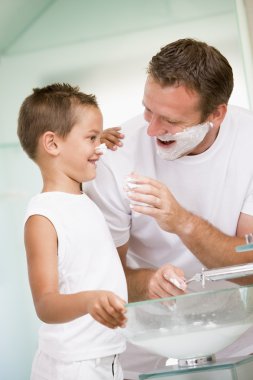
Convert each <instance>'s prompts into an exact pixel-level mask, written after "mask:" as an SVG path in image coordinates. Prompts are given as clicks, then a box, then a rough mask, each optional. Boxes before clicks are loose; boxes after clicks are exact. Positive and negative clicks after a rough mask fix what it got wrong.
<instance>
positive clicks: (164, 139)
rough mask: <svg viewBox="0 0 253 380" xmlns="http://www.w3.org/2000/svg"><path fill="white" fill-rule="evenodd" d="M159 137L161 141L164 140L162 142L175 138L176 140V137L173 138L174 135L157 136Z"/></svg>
mask: <svg viewBox="0 0 253 380" xmlns="http://www.w3.org/2000/svg"><path fill="white" fill-rule="evenodd" d="M157 138H158V140H160V141H162V142H167V141H173V140H175V139H173V137H172V136H169V135H168V136H166V135H165V136H159V137H157Z"/></svg>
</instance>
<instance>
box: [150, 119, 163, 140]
mask: <svg viewBox="0 0 253 380" xmlns="http://www.w3.org/2000/svg"><path fill="white" fill-rule="evenodd" d="M147 121H148V123H149V124H148V128H147V134H148V135H149V136H150V137H153V136H158V135H160V134H161V131H160V130H161V126H160V122H159V119H158V117H157V116H154V115H152V117H151V118H150V119H149V120H147Z"/></svg>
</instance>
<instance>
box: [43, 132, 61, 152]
mask: <svg viewBox="0 0 253 380" xmlns="http://www.w3.org/2000/svg"><path fill="white" fill-rule="evenodd" d="M42 144H43V147H44V149H45V151H46V152H47V153H48V154H51V155H53V156H57V155H58V154H59V141H58V136H57V135H56V134H55V133H54V132H51V131H47V132H45V133H44V135H43V136H42Z"/></svg>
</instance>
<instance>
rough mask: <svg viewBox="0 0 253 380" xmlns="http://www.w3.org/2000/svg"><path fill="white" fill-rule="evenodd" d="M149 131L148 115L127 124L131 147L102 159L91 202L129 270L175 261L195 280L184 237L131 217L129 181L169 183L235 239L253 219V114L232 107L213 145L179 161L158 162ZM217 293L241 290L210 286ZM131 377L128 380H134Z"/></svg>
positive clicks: (142, 218)
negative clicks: (244, 219)
mask: <svg viewBox="0 0 253 380" xmlns="http://www.w3.org/2000/svg"><path fill="white" fill-rule="evenodd" d="M146 129H147V123H146V122H145V120H144V119H143V116H142V115H139V116H137V117H135V118H133V119H131V120H129V121H128V122H126V123H125V124H123V128H122V133H124V134H125V135H126V137H125V139H124V140H123V143H124V146H123V147H122V148H120V149H118V150H117V151H116V152H111V151H108V152H107V153H106V155H105V156H104V157H103V158H102V159H101V160H100V162H99V165H98V169H97V177H96V179H95V180H94V181H92V182H91V183H89V184H88V187H87V190H88V195H89V196H90V197H91V198H92V199H93V200H94V201H95V202H96V203H97V204H98V206H99V207H100V209H101V210H102V211H103V213H104V215H105V217H106V220H107V222H108V223H109V227H110V230H111V233H112V236H113V239H114V242H115V244H116V246H121V245H123V244H124V243H126V242H127V241H128V240H129V251H128V264H129V265H130V266H132V267H137V268H138V267H151V268H152V267H160V266H161V265H163V264H165V263H168V262H169V263H172V264H173V265H175V266H178V267H180V268H182V269H183V270H184V272H185V276H186V278H189V277H191V276H192V275H193V274H195V273H196V272H200V271H201V269H202V267H203V265H202V264H201V263H200V262H199V260H198V259H197V258H196V257H195V256H194V255H193V254H192V253H191V252H190V251H189V250H188V249H187V248H186V246H185V245H184V244H183V243H182V241H181V240H180V239H179V238H178V237H177V235H175V234H171V233H168V232H165V231H163V230H161V229H160V227H159V226H158V224H157V223H156V221H155V220H154V219H153V218H151V217H149V216H145V215H141V214H138V213H135V212H133V213H132V211H131V209H130V207H129V201H128V199H127V196H126V194H125V192H124V190H123V186H124V181H125V178H126V177H127V176H128V175H129V174H130V173H131V172H133V171H134V172H136V173H138V174H140V175H144V176H148V177H151V178H155V179H157V180H159V181H161V182H163V183H164V184H165V185H166V186H167V187H168V188H169V189H170V191H171V192H172V194H173V195H174V196H175V198H176V199H177V201H178V202H179V203H180V204H181V205H182V206H183V207H185V208H186V209H187V210H189V211H191V212H193V213H194V214H196V215H198V216H200V217H202V218H203V219H205V220H208V221H209V222H210V223H212V224H213V225H214V226H216V227H217V228H218V229H220V230H221V231H222V232H224V233H226V234H228V235H232V236H234V235H235V233H236V228H237V222H238V218H239V216H240V213H241V212H243V213H246V214H249V215H253V147H252V141H253V114H252V113H251V112H249V111H247V110H245V109H242V108H239V107H234V106H229V107H228V112H227V114H226V117H225V119H224V121H223V123H222V125H221V127H220V131H219V134H218V136H217V138H216V140H215V142H214V144H213V145H212V146H211V147H210V148H209V149H208V150H207V151H205V152H204V153H202V154H199V155H194V156H184V157H181V158H179V159H177V160H175V161H166V160H163V159H162V158H160V157H159V156H158V155H157V153H156V145H155V138H152V137H149V136H148V135H147V133H146ZM214 286H215V287H224V286H235V285H232V284H231V283H225V284H224V282H216V283H212V284H210V285H209V284H208V285H207V287H214ZM192 287H193V288H194V285H192ZM197 290H201V289H200V288H198V289H197ZM252 351H253V349H252ZM135 356H136V355H135ZM140 362H141V360H139V359H138V363H139V364H140V368H142V367H141V363H140ZM149 362H151V360H149ZM147 364H148V363H147ZM123 365H124V362H123ZM152 365H153V364H152ZM152 369H153V368H152ZM142 370H143V368H142ZM126 373H127V374H125V377H126V378H129V379H131V378H135V377H134V375H133V373H132V372H126ZM130 376H131V377H130ZM136 378H137V377H136Z"/></svg>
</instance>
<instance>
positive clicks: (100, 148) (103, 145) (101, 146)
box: [95, 143, 107, 154]
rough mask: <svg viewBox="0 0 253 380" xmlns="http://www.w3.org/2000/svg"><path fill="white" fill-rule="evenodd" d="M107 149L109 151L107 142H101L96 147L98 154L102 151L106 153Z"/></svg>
mask: <svg viewBox="0 0 253 380" xmlns="http://www.w3.org/2000/svg"><path fill="white" fill-rule="evenodd" d="M106 151H107V146H106V145H105V143H103V144H100V145H99V146H98V147H97V148H96V149H95V152H96V154H100V153H103V154H105V153H106Z"/></svg>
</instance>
